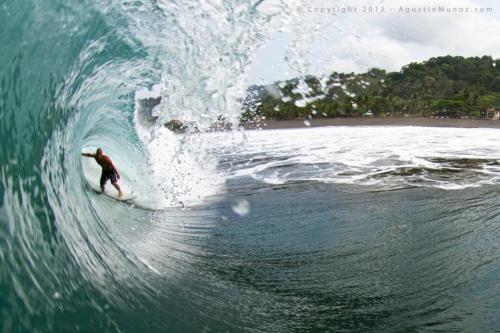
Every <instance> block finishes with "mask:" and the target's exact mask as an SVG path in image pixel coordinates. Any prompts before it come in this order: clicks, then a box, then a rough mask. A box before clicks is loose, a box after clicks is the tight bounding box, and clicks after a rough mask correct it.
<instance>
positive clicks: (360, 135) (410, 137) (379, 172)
mask: <svg viewBox="0 0 500 333" xmlns="http://www.w3.org/2000/svg"><path fill="white" fill-rule="evenodd" d="M499 134H500V132H499V130H497V129H484V128H477V129H465V128H437V127H411V126H365V127H347V126H346V127H318V128H309V129H287V130H266V131H249V132H248V133H247V137H248V140H247V144H246V145H245V146H244V147H242V148H241V149H240V150H238V151H235V152H234V154H235V156H234V158H235V160H240V159H241V160H243V159H248V158H250V159H252V158H253V159H254V162H253V163H247V164H242V163H237V164H236V165H237V167H235V168H232V169H231V170H229V172H228V174H227V175H226V177H243V176H252V177H253V178H255V179H257V180H260V181H264V182H267V183H270V184H282V183H284V182H288V181H297V180H318V181H324V182H336V183H350V184H365V185H374V184H379V185H383V186H387V185H391V184H393V183H408V182H410V183H412V185H416V186H433V187H438V188H443V189H462V188H467V187H476V186H480V185H481V184H486V183H492V182H495V180H498V179H500V168H498V167H496V166H494V165H493V166H491V165H481V162H478V164H479V165H477V164H476V165H475V166H473V167H471V169H470V170H469V169H467V168H468V167H467V166H465V167H463V169H462V167H455V166H453V165H450V163H449V160H450V159H451V160H453V159H471V160H474V159H489V160H490V161H491V160H495V159H500V140H498V139H497V138H498V135H499ZM256 156H259V157H262V156H266V157H267V159H262V158H260V160H257V158H255V157H256ZM439 159H444V160H442V161H441V160H439ZM249 162H252V160H250V161H249ZM311 165H312V166H311ZM413 168H415V169H418V170H421V172H423V173H424V174H425V173H430V174H431V175H430V176H427V175H426V176H425V177H424V176H422V175H419V174H413V175H412V174H410V175H407V174H405V172H404V170H407V169H413ZM444 169H447V170H455V171H457V172H458V173H457V174H453V175H449V177H448V178H452V179H447V180H446V181H442V180H440V179H439V177H440V173H441V171H442V170H444ZM301 170H302V171H301ZM398 170H402V173H401V174H398ZM462 171H463V173H461V172H462ZM467 172H469V173H467Z"/></svg>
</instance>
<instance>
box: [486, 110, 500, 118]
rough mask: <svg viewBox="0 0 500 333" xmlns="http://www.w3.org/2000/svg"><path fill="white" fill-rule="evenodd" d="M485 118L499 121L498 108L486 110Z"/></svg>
mask: <svg viewBox="0 0 500 333" xmlns="http://www.w3.org/2000/svg"><path fill="white" fill-rule="evenodd" d="M486 118H487V119H491V120H500V107H492V108H488V109H486Z"/></svg>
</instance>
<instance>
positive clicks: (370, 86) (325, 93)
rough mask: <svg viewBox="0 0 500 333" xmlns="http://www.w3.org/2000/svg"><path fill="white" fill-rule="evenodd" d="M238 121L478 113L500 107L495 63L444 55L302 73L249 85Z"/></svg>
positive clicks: (499, 82)
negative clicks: (364, 68)
mask: <svg viewBox="0 0 500 333" xmlns="http://www.w3.org/2000/svg"><path fill="white" fill-rule="evenodd" d="M249 96H251V98H248V97H247V99H245V101H244V103H243V106H244V107H243V119H246V120H249V119H252V118H253V117H256V116H259V117H263V116H264V117H267V118H274V119H301V118H304V117H310V116H312V117H356V116H362V115H375V116H379V117H382V116H400V115H404V114H408V115H414V116H431V115H433V116H447V117H464V116H465V117H477V116H478V115H480V114H482V113H484V112H483V111H484V110H485V109H486V108H488V107H492V106H499V105H500V63H499V66H498V67H497V66H496V64H495V60H493V58H491V57H489V56H484V57H471V58H464V57H459V56H457V57H454V56H444V57H436V58H431V59H429V60H427V61H424V62H422V63H410V64H408V65H406V66H404V67H403V68H402V69H401V71H400V72H392V73H386V71H384V70H382V69H378V68H372V69H370V70H369V71H368V72H366V73H361V74H354V73H350V74H347V73H337V72H333V73H331V74H330V75H329V76H327V77H321V78H318V77H314V76H307V77H305V78H302V79H300V78H296V79H292V80H288V81H285V82H280V83H275V84H273V85H270V86H266V87H263V86H259V87H255V86H254V87H252V88H250V91H249Z"/></svg>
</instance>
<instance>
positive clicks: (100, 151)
mask: <svg viewBox="0 0 500 333" xmlns="http://www.w3.org/2000/svg"><path fill="white" fill-rule="evenodd" d="M95 153H96V155H97V156H102V149H101V148H97V151H96V152H95Z"/></svg>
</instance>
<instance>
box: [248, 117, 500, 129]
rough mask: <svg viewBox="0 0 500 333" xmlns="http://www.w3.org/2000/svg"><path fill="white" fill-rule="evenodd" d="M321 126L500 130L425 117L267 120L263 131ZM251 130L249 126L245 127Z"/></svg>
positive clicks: (490, 123)
mask: <svg viewBox="0 0 500 333" xmlns="http://www.w3.org/2000/svg"><path fill="white" fill-rule="evenodd" d="M321 126H424V127H458V128H500V121H498V120H486V119H449V118H444V119H438V118H425V117H408V118H404V117H400V118H390V117H387V118H376V117H364V118H319V119H312V120H311V121H310V126H306V124H305V123H304V121H303V120H267V121H266V124H265V126H261V127H262V128H263V129H286V128H306V127H321ZM247 128H248V129H252V127H251V126H248V127H247Z"/></svg>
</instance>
